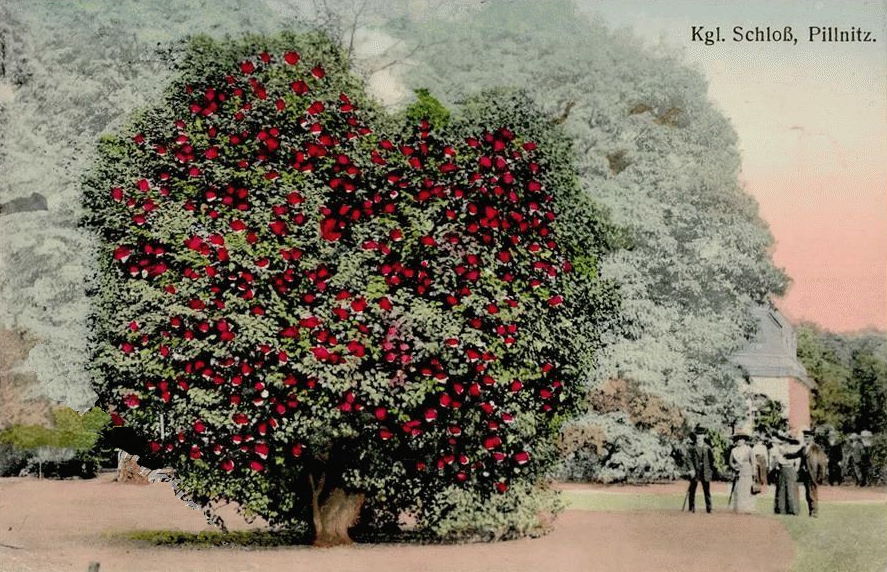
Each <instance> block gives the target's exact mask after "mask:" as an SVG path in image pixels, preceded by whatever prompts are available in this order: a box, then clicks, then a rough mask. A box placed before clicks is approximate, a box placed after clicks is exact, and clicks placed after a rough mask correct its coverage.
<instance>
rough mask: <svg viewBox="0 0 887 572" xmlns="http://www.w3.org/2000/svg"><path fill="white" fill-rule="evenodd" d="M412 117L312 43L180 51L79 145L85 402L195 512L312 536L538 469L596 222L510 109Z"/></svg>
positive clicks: (280, 41) (435, 518) (587, 303)
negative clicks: (126, 109) (382, 103)
mask: <svg viewBox="0 0 887 572" xmlns="http://www.w3.org/2000/svg"><path fill="white" fill-rule="evenodd" d="M415 113H416V109H413V110H411V112H410V113H407V114H405V115H404V116H402V117H400V118H398V117H386V116H384V115H382V114H379V113H377V112H376V111H374V108H373V105H372V103H371V102H370V101H369V100H368V99H367V97H366V96H365V95H364V93H363V88H362V85H361V83H360V82H359V81H358V80H357V79H356V78H354V77H353V76H351V75H349V73H348V68H347V62H346V61H345V59H344V58H343V57H342V56H341V54H340V53H339V52H338V50H337V49H336V48H335V47H333V46H332V45H331V44H330V43H329V42H328V41H327V40H325V39H323V38H322V37H321V36H316V35H303V36H295V35H284V36H280V37H276V38H253V39H247V40H242V41H237V42H230V41H229V42H224V43H217V42H213V41H211V40H207V39H197V40H195V41H193V42H192V45H191V46H190V49H189V50H188V52H187V55H186V56H185V57H184V58H183V60H182V63H181V73H180V76H179V77H178V79H176V80H175V81H174V82H173V84H172V85H171V86H170V88H169V89H168V91H167V92H166V95H165V97H164V99H163V101H162V102H161V103H160V104H158V105H157V106H155V107H152V108H150V109H147V110H145V111H144V112H142V113H141V114H140V115H138V116H137V117H136V118H135V119H134V121H133V123H132V126H131V127H130V129H128V130H127V131H126V132H125V133H121V134H120V135H115V136H109V137H107V138H105V139H103V140H102V142H101V145H100V159H99V161H98V164H97V166H96V168H95V169H94V170H93V172H92V174H91V175H90V177H89V178H88V180H87V181H86V185H85V187H86V188H85V196H84V200H85V203H86V206H87V210H88V212H89V214H88V216H87V219H86V221H85V222H86V224H87V225H88V226H90V227H91V228H92V229H93V230H94V232H95V233H96V234H97V236H98V237H99V245H98V247H97V264H98V269H99V271H98V274H97V278H96V281H95V284H94V288H93V293H92V300H93V308H94V311H93V320H92V331H93V340H92V342H91V343H92V347H93V351H94V356H93V366H92V372H93V375H94V377H95V378H96V386H97V387H96V388H97V391H98V392H99V395H100V399H101V400H102V402H103V404H104V406H106V407H107V408H108V409H109V410H110V411H111V412H112V418H113V419H114V422H115V423H116V424H118V425H126V426H127V427H129V428H131V429H132V430H134V431H135V432H136V433H138V434H139V435H141V436H143V437H144V438H145V440H146V441H147V447H148V448H149V450H150V451H151V453H152V454H153V455H155V456H156V457H157V458H158V459H160V460H161V461H162V462H163V463H165V464H167V465H169V466H171V467H173V468H174V469H175V470H176V471H177V473H178V477H179V479H180V483H179V485H180V486H181V487H183V488H184V489H186V490H188V491H189V492H190V493H191V494H192V495H193V496H194V497H195V498H197V499H201V500H202V501H203V502H210V501H214V500H219V499H227V500H233V501H236V502H237V503H238V504H239V505H240V506H241V507H242V509H243V510H244V511H246V512H247V513H248V514H252V515H258V516H261V517H263V518H265V519H266V520H267V521H268V522H270V523H271V524H275V525H284V526H289V527H295V528H299V527H302V528H303V529H304V530H305V531H309V530H313V533H314V538H315V542H316V543H317V544H326V545H328V544H336V543H342V542H348V540H349V536H348V529H349V527H351V526H353V525H354V524H355V522H356V521H357V520H358V517H359V515H360V514H361V513H363V514H364V515H365V520H372V521H373V522H374V523H378V522H396V521H395V518H396V516H397V515H398V514H399V513H400V512H402V511H405V510H407V511H412V512H413V514H414V515H416V517H417V518H418V522H419V523H420V526H423V527H425V528H427V529H428V530H432V531H434V530H437V531H441V530H444V528H445V527H444V528H441V527H440V526H439V525H440V523H442V522H445V521H446V520H447V518H448V517H452V516H453V515H456V514H459V511H460V510H462V511H463V512H464V511H465V510H468V509H467V508H466V507H483V506H486V507H496V506H505V504H507V503H505V501H503V500H502V499H506V498H511V499H512V500H509V501H508V502H510V503H512V505H510V506H511V510H512V512H515V510H516V509H515V507H518V508H519V507H520V506H523V505H521V503H522V502H523V501H522V500H521V499H519V498H517V497H508V495H509V494H514V491H518V492H520V494H521V495H522V496H532V491H533V489H534V487H536V486H537V485H538V484H539V483H540V482H541V480H542V478H543V477H544V473H545V470H546V469H547V468H548V467H549V466H550V463H551V461H552V459H553V457H554V454H555V451H554V448H553V444H552V441H553V437H554V436H555V435H556V433H557V431H558V428H559V426H560V424H561V422H562V420H563V419H564V418H565V417H566V416H568V415H569V414H571V413H572V411H573V407H574V404H575V402H576V401H577V397H578V395H577V393H578V391H579V388H580V387H581V381H582V377H583V376H584V375H586V373H587V372H588V370H589V368H590V367H592V363H593V362H592V357H593V351H594V349H595V348H596V347H597V345H598V343H597V341H596V340H597V337H598V334H597V332H598V331H599V330H600V327H601V324H602V323H604V322H605V321H606V320H607V318H608V315H609V313H610V309H611V308H612V307H613V302H612V301H611V298H612V296H611V295H610V289H609V287H608V286H607V285H605V284H602V283H601V282H600V281H599V280H598V279H597V270H596V260H597V254H598V253H599V252H600V251H601V249H602V248H604V244H603V238H602V236H603V235H604V230H603V229H604V228H605V225H604V224H603V223H602V222H601V221H602V217H601V215H600V214H599V213H598V211H597V210H596V209H595V207H594V205H592V204H590V203H589V202H588V201H587V199H585V198H584V197H583V195H581V194H580V193H579V191H578V190H577V187H576V183H575V177H574V175H573V174H572V171H571V163H570V145H569V143H568V142H567V141H564V138H563V136H562V135H561V134H560V133H558V132H557V131H555V130H554V129H553V128H552V127H551V126H550V124H549V122H547V121H546V120H544V119H543V118H539V117H538V115H537V114H535V112H534V111H533V109H532V106H531V105H530V104H529V103H528V101H527V100H526V99H525V98H523V97H522V96H520V95H519V94H513V93H508V92H498V93H496V92H494V93H490V94H487V95H485V96H483V97H481V98H479V99H476V100H474V101H472V102H471V103H469V104H467V105H466V106H465V108H464V110H463V113H462V115H461V116H460V117H458V118H454V119H452V120H450V119H449V118H448V116H447V115H445V114H439V115H440V117H443V118H444V120H443V121H441V123H444V122H445V124H435V125H432V124H430V123H429V122H428V121H427V120H420V121H419V122H418V124H417V125H415V124H413V123H414V122H412V121H407V120H406V119H405V117H406V116H409V117H413V118H414V117H415ZM497 503H498V504H497ZM533 518H535V514H534V515H533ZM531 520H532V519H531ZM436 525H437V526H438V527H437V528H435V526H436ZM528 526H529V525H528ZM512 528H514V526H512ZM517 528H520V527H517ZM525 528H526V527H525Z"/></svg>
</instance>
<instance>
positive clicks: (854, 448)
mask: <svg viewBox="0 0 887 572" xmlns="http://www.w3.org/2000/svg"><path fill="white" fill-rule="evenodd" d="M827 441H828V443H827V446H826V452H827V454H828V482H829V484H830V485H841V484H844V483H845V482H847V481H848V480H852V481H853V482H854V483H856V485H857V486H860V487H866V486H868V485H870V484H871V480H872V432H871V431H861V432H859V433H850V434H849V435H848V436H847V437H846V439H843V440H842V439H841V436H840V434H839V433H838V432H837V431H835V430H834V429H831V430H830V431H828V434H827Z"/></svg>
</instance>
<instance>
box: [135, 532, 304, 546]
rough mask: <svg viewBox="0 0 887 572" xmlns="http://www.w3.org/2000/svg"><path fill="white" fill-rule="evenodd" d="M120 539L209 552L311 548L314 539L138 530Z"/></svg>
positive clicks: (279, 534)
mask: <svg viewBox="0 0 887 572" xmlns="http://www.w3.org/2000/svg"><path fill="white" fill-rule="evenodd" d="M118 537H120V538H123V539H125V540H134V541H136V542H139V543H144V544H150V545H152V546H189V547H194V548H209V547H213V546H244V547H247V546H248V547H253V548H269V547H275V546H292V545H297V544H310V542H311V539H310V538H307V537H306V536H305V535H304V534H295V533H291V532H286V531H281V532H275V531H271V530H263V529H252V530H234V531H230V532H221V531H218V530H206V531H203V532H184V531H181V530H136V531H132V532H124V533H121V534H119V535H118Z"/></svg>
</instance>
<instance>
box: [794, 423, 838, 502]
mask: <svg viewBox="0 0 887 572" xmlns="http://www.w3.org/2000/svg"><path fill="white" fill-rule="evenodd" d="M801 435H802V436H803V440H804V444H803V446H802V447H801V448H800V449H798V450H797V451H795V452H793V453H786V454H785V457H786V458H789V459H800V461H801V464H800V466H799V468H798V480H799V481H801V482H802V483H804V496H805V497H806V499H807V510H808V511H809V513H810V516H812V517H814V518H815V517H816V516H817V509H818V508H819V483H821V482H822V481H824V480H825V476H826V472H827V469H826V467H827V466H828V458H827V457H826V454H825V452H824V451H823V450H822V448H821V447H820V446H819V445H817V444H816V442H815V441H814V440H813V435H814V433H813V430H812V429H804V430H803V431H802V432H801Z"/></svg>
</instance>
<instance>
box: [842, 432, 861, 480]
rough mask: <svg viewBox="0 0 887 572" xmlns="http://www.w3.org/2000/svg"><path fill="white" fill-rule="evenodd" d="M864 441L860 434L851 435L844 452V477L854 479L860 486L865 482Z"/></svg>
mask: <svg viewBox="0 0 887 572" xmlns="http://www.w3.org/2000/svg"><path fill="white" fill-rule="evenodd" d="M863 452H864V450H863V445H862V440H861V439H860V437H859V434H858V433H851V434H850V435H849V436H848V437H847V443H846V450H845V452H844V475H846V476H851V477H853V480H854V481H855V482H856V484H857V485H858V486H862V484H863V483H864V482H865V480H864V479H863V475H862V456H863Z"/></svg>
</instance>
